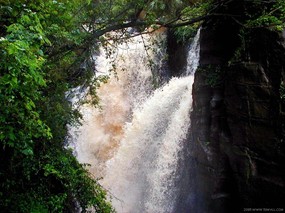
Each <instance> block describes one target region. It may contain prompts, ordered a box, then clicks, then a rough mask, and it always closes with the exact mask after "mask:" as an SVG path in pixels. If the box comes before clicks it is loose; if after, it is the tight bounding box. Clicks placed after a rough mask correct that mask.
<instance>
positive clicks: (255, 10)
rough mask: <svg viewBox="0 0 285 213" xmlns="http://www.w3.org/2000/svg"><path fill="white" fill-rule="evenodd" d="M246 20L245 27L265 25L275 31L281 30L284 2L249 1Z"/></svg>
mask: <svg viewBox="0 0 285 213" xmlns="http://www.w3.org/2000/svg"><path fill="white" fill-rule="evenodd" d="M247 7H248V8H249V9H248V14H247V16H248V20H247V23H246V24H245V26H246V27H249V28H255V27H266V28H269V29H271V30H275V31H282V30H283V29H284V27H285V23H284V20H285V2H284V1H283V0H276V1H268V2H264V1H253V2H249V3H248V5H247Z"/></svg>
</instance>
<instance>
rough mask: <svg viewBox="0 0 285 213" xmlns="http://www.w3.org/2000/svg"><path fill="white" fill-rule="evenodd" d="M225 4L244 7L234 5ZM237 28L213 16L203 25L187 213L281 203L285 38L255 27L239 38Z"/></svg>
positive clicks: (283, 195) (283, 190) (284, 186)
mask: <svg viewBox="0 0 285 213" xmlns="http://www.w3.org/2000/svg"><path fill="white" fill-rule="evenodd" d="M228 10H233V11H237V13H238V12H240V13H242V9H241V8H237V5H235V4H233V5H232V7H229V8H228ZM230 12H232V11H230ZM239 30H240V26H239V25H238V24H237V23H236V22H235V21H234V20H233V19H227V18H223V19H222V20H221V18H217V19H212V20H211V21H208V22H205V24H204V25H203V28H202V31H201V39H200V45H201V52H200V67H199V68H198V70H197V72H196V74H195V82H194V85H193V101H194V102H193V112H192V115H191V119H192V127H191V132H192V137H191V143H189V146H190V148H189V150H190V158H189V161H191V165H192V167H191V168H189V169H190V172H189V173H190V174H192V177H191V178H192V179H193V180H192V181H191V182H192V183H191V184H192V185H193V190H194V191H195V201H194V202H193V204H190V205H189V206H190V207H189V209H190V210H192V212H207V213H209V212H219V213H221V212H243V211H246V210H247V209H248V208H252V209H254V208H275V209H276V208H284V205H285V204H284V203H285V202H284V201H285V179H284V174H285V164H284V162H285V145H284V120H285V119H284V101H282V99H281V98H280V97H281V94H280V85H281V82H282V81H284V76H285V71H284V68H285V41H284V37H283V36H282V35H281V33H276V32H273V31H270V30H268V29H265V28H256V29H252V30H250V31H249V32H248V33H247V34H246V35H245V37H244V38H243V39H244V40H245V41H246V45H244V44H242V43H241V40H240V34H239ZM241 46H243V49H242V51H241V50H240V47H241ZM237 53H238V55H239V56H238V58H235V56H236V55H237Z"/></svg>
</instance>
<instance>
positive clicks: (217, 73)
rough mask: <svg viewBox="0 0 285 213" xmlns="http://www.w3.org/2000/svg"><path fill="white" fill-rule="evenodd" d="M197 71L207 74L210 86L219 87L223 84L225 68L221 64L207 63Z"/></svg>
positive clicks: (206, 80)
mask: <svg viewBox="0 0 285 213" xmlns="http://www.w3.org/2000/svg"><path fill="white" fill-rule="evenodd" d="M197 72H202V73H203V75H204V76H205V83H206V84H207V85H208V86H210V87H213V88H215V87H219V86H221V85H222V84H223V78H222V76H223V74H224V69H223V68H222V67H221V66H220V65H207V66H204V67H201V66H200V67H198V69H197Z"/></svg>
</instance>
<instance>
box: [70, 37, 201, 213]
mask: <svg viewBox="0 0 285 213" xmlns="http://www.w3.org/2000/svg"><path fill="white" fill-rule="evenodd" d="M162 39H163V38H162ZM198 40H199V32H198V33H197V35H196V37H195V39H194V42H193V43H192V45H191V47H190V49H189V53H188V54H189V55H188V59H187V75H186V76H184V77H180V78H172V79H170V80H169V82H167V83H165V84H164V85H163V86H161V87H159V88H157V89H155V90H153V89H152V80H151V76H152V74H153V72H151V71H150V69H149V67H148V66H146V65H145V64H146V61H147V58H148V56H149V55H150V54H149V53H147V54H146V52H145V49H144V48H145V43H144V42H140V41H141V40H140V39H137V40H135V41H132V42H133V43H128V44H127V46H124V47H119V49H120V50H119V51H118V52H117V53H116V55H117V57H118V55H119V57H122V58H121V59H120V60H122V61H121V62H120V60H117V62H116V63H117V64H118V68H119V70H120V72H117V75H118V78H114V77H111V78H110V81H109V82H108V83H107V84H104V85H102V86H101V87H100V88H99V90H98V93H99V96H100V97H101V108H102V109H101V110H99V109H94V108H91V107H90V106H84V107H82V109H81V111H82V113H83V115H84V122H83V125H82V126H81V127H80V128H79V129H75V128H71V130H70V132H71V134H72V135H74V138H73V140H74V141H75V142H74V143H75V147H74V149H75V151H76V153H77V158H78V159H79V161H80V162H82V163H89V164H91V168H90V171H91V172H92V173H93V174H94V175H95V176H96V177H100V176H101V177H102V179H101V180H100V183H101V184H102V185H103V186H104V187H105V188H106V189H107V190H108V191H109V192H110V193H111V196H112V200H111V202H112V204H113V206H114V207H115V209H116V210H117V212H124V213H127V212H130V213H133V212H136V213H137V212H157V213H159V212H161V213H164V212H173V211H174V208H175V205H176V201H177V199H178V194H179V189H178V187H177V183H178V182H179V172H178V169H179V168H178V167H179V159H180V158H181V155H182V152H183V148H185V146H186V144H185V142H186V137H187V132H188V130H189V127H190V123H191V122H190V111H191V107H192V84H193V80H194V77H193V73H194V71H195V69H196V68H197V65H198V61H199V42H198ZM142 43H143V44H142ZM125 45H126V44H125ZM132 47H134V51H132ZM160 51H161V52H160V54H157V52H156V53H153V55H152V57H154V60H156V63H157V64H160V65H159V66H158V67H157V66H156V68H157V69H163V63H161V61H162V58H161V55H163V54H161V53H164V51H165V50H163V49H160ZM103 62H104V60H103V59H102V63H103ZM98 64H99V65H100V66H99V65H98V67H97V69H98V68H99V67H103V68H104V67H106V66H107V65H103V66H102V64H100V60H99V63H98ZM122 66H123V67H122ZM99 69H101V68H99Z"/></svg>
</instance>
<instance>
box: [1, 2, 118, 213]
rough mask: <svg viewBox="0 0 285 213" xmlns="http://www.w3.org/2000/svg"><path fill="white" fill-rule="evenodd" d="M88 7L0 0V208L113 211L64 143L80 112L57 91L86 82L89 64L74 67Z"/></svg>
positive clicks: (82, 46)
mask: <svg viewBox="0 0 285 213" xmlns="http://www.w3.org/2000/svg"><path fill="white" fill-rule="evenodd" d="M90 8H91V7H90V1H86V2H82V1H76V0H74V1H49V0H48V1H42V0H38V1H32V2H31V1H25V0H22V1H21V0H20V1H12V0H10V1H5V3H3V2H2V1H1V4H0V100H1V103H2V106H1V108H0V145H1V149H0V161H1V162H2V163H1V165H0V209H1V211H3V212H70V211H73V210H74V209H75V208H76V205H79V206H80V207H81V208H82V209H83V211H85V210H86V209H87V208H88V207H93V208H95V209H96V210H97V212H111V211H113V210H112V207H111V206H110V204H109V203H108V202H107V201H106V199H107V195H106V192H105V191H104V190H103V189H102V187H101V186H100V185H99V184H98V183H97V181H96V180H94V179H93V178H92V177H91V176H90V174H89V173H88V172H87V170H86V168H85V167H84V166H83V165H80V164H79V163H78V162H77V160H76V159H75V157H74V156H73V155H72V153H71V152H70V151H68V150H66V149H65V148H64V143H65V140H66V136H67V124H70V123H74V122H77V119H78V118H79V117H80V115H79V114H78V112H77V111H76V110H73V109H72V107H71V105H70V103H69V102H68V101H67V100H66V98H65V94H66V92H67V91H68V90H69V89H70V88H71V87H73V86H75V85H79V84H82V82H90V83H91V82H92V80H91V79H92V75H91V74H90V72H91V68H89V67H87V69H86V70H84V72H83V71H82V70H80V69H79V68H80V65H81V64H82V62H83V61H87V59H88V58H89V56H90V55H91V54H92V53H93V52H92V51H93V49H92V48H91V47H89V46H87V43H86V42H87V41H89V40H88V39H89V38H90V36H91V35H90V33H89V32H87V31H85V30H83V28H82V23H85V22H90V21H91V20H92V18H94V17H93V15H94V14H91V12H90V10H89V9H90ZM91 15H92V16H91ZM91 66H92V64H91V65H90V67H91ZM95 81H96V80H95Z"/></svg>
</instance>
